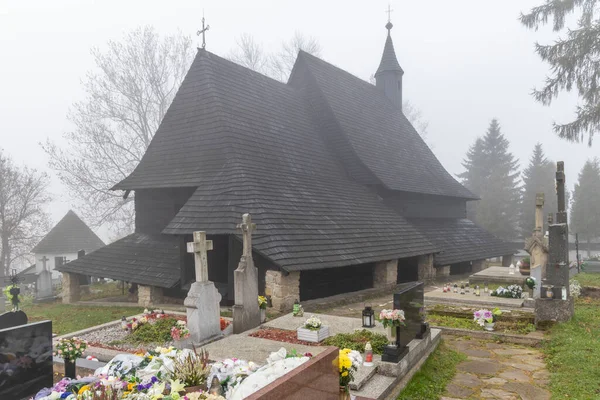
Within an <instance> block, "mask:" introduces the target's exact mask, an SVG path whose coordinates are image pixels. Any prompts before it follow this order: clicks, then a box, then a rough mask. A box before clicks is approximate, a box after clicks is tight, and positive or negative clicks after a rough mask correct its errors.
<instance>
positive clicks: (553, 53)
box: [521, 0, 600, 146]
mask: <svg viewBox="0 0 600 400" xmlns="http://www.w3.org/2000/svg"><path fill="white" fill-rule="evenodd" d="M540 1H541V0H540ZM599 12H600V8H599V7H598V0H545V3H544V4H542V5H540V6H538V7H534V8H533V9H532V10H531V11H530V12H529V14H525V15H523V14H521V22H522V23H523V25H525V26H526V27H527V28H530V29H535V30H538V29H539V28H540V27H541V26H545V25H547V24H551V25H552V29H553V31H554V32H564V35H563V36H562V37H559V38H558V40H556V41H554V42H553V43H551V44H539V43H536V45H535V51H536V53H537V54H538V55H539V56H540V58H541V59H542V60H543V61H545V62H547V63H548V64H549V66H550V71H551V74H550V76H548V77H546V82H545V83H544V86H543V87H542V88H540V89H536V90H534V91H533V96H534V98H535V99H536V100H537V101H539V102H540V103H542V104H544V105H549V104H550V103H551V102H552V100H554V99H555V98H556V97H558V95H559V94H560V93H561V92H563V91H567V92H570V91H572V90H573V91H576V93H577V95H578V96H579V99H580V100H581V105H579V106H577V108H576V110H575V111H576V117H575V119H574V120H573V121H571V122H568V123H566V124H557V123H555V124H554V131H555V132H556V133H558V135H559V136H560V137H561V138H564V139H567V140H570V141H577V142H579V141H582V140H584V138H585V137H586V135H587V141H588V145H589V146H591V145H592V138H593V137H594V133H595V132H596V131H598V130H599V129H600V63H598V59H599V58H600V18H599V15H598V14H599ZM570 15H575V16H576V18H568V17H569V16H570ZM570 22H572V24H573V26H571V27H567V26H566V25H567V23H570Z"/></svg>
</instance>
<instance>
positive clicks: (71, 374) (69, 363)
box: [65, 359, 76, 379]
mask: <svg viewBox="0 0 600 400" xmlns="http://www.w3.org/2000/svg"><path fill="white" fill-rule="evenodd" d="M75 363H76V360H68V359H65V376H66V377H67V378H71V379H75V378H76V366H75Z"/></svg>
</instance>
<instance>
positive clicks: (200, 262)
mask: <svg viewBox="0 0 600 400" xmlns="http://www.w3.org/2000/svg"><path fill="white" fill-rule="evenodd" d="M212 249H213V241H212V240H206V232H202V231H198V232H194V241H193V242H188V243H187V252H188V253H194V268H195V270H196V282H208V255H207V253H206V252H207V251H208V250H212Z"/></svg>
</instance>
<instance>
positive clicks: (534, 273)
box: [530, 265, 543, 299]
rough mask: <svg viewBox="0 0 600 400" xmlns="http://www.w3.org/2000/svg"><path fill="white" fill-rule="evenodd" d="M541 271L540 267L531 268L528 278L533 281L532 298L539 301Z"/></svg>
mask: <svg viewBox="0 0 600 400" xmlns="http://www.w3.org/2000/svg"><path fill="white" fill-rule="evenodd" d="M542 271H543V268H542V266H541V265H536V266H534V267H533V268H531V273H530V276H531V277H532V278H534V279H535V287H534V288H533V298H534V299H539V298H540V295H541V290H542Z"/></svg>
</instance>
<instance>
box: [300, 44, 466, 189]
mask: <svg viewBox="0 0 600 400" xmlns="http://www.w3.org/2000/svg"><path fill="white" fill-rule="evenodd" d="M290 85H292V86H294V87H298V88H302V87H308V88H309V89H311V90H307V91H306V93H307V96H309V102H315V103H318V102H320V101H321V100H320V96H322V98H324V100H325V103H326V106H327V107H326V108H325V109H324V110H323V109H322V110H320V111H321V112H329V113H331V114H332V117H333V118H334V119H335V122H336V124H335V125H333V126H332V127H327V131H325V132H324V134H325V135H335V136H336V143H337V145H336V147H335V149H336V150H337V152H338V155H339V156H340V158H342V159H351V160H356V161H357V162H359V163H360V164H361V165H364V166H365V167H366V168H367V169H368V171H369V172H370V174H369V175H366V174H361V175H358V176H355V179H357V180H358V181H359V182H360V183H363V184H367V185H373V184H383V185H385V186H386V187H387V188H389V189H392V190H400V191H405V192H414V193H425V194H433V195H440V196H450V197H459V198H464V199H477V196H475V195H474V194H473V193H471V192H470V191H469V190H468V189H467V188H465V187H464V186H463V185H461V184H460V183H459V182H458V181H456V179H454V178H453V177H452V175H450V174H449V173H448V171H446V169H445V168H444V167H443V166H442V164H441V163H440V162H439V161H438V159H437V158H436V157H435V155H434V154H433V152H432V151H431V150H430V149H429V147H428V146H427V144H425V142H424V141H423V139H422V138H421V136H420V135H419V134H418V133H417V131H416V130H415V128H414V127H413V126H412V124H411V123H410V122H409V121H408V119H407V118H406V116H404V114H403V113H402V111H401V110H400V109H399V108H397V107H395V106H394V105H393V103H392V102H390V101H389V100H388V98H387V97H385V94H384V93H383V92H382V91H380V90H379V89H377V88H376V87H375V86H373V85H371V84H370V83H368V82H365V81H363V80H362V79H359V78H357V77H356V76H354V75H352V74H350V73H348V72H346V71H344V70H342V69H340V68H337V67H335V66H333V65H331V64H329V63H327V62H325V61H323V60H321V59H319V58H317V57H315V56H312V55H310V54H308V53H306V52H303V51H300V53H299V55H298V60H297V61H296V65H295V66H294V71H293V73H292V76H291V78H290ZM340 153H342V154H340ZM373 177H374V178H373Z"/></svg>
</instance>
